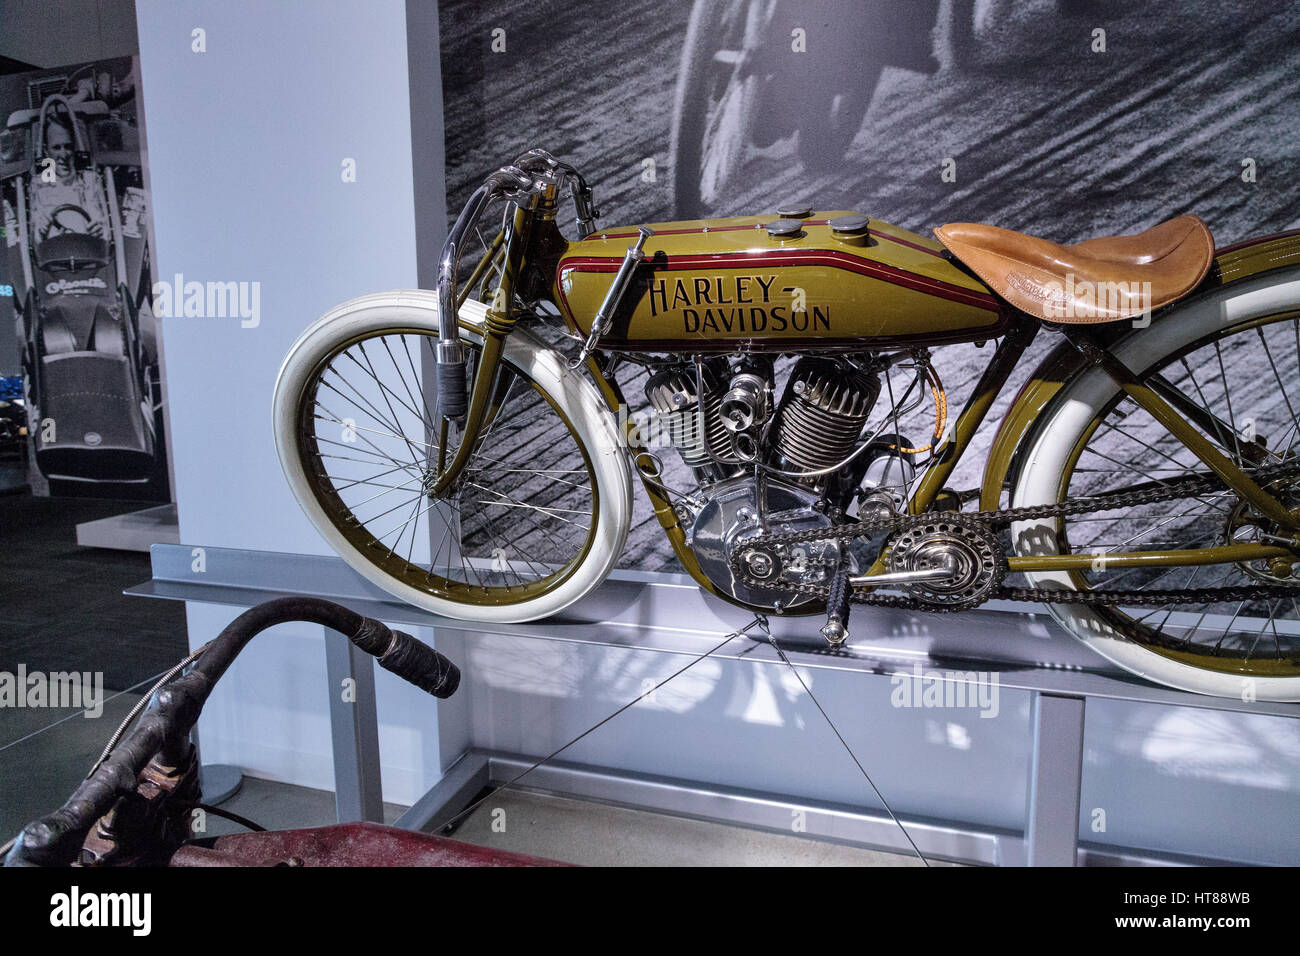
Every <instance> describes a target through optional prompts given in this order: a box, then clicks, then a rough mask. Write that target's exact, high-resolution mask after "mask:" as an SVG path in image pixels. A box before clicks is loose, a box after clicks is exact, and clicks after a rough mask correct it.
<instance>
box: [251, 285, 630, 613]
mask: <svg viewBox="0 0 1300 956" xmlns="http://www.w3.org/2000/svg"><path fill="white" fill-rule="evenodd" d="M476 307H477V309H478V311H479V312H482V309H481V306H478V303H474V302H469V303H466V308H465V309H464V310H462V320H461V328H462V332H461V338H462V341H463V342H464V344H465V346H466V349H467V352H468V353H469V359H468V367H467V374H468V376H469V379H470V382H471V387H472V383H473V382H474V379H475V376H476V374H477V371H478V357H479V356H480V355H481V348H482V343H483V338H482V334H481V331H482V326H481V325H479V324H476V323H475V322H473V321H469V320H467V318H466V316H467V315H468V314H469V313H470V312H471V311H472V310H474V309H475V308H476ZM437 341H438V311H437V296H436V295H435V294H433V293H431V292H423V291H403V292H390V293H381V294H377V295H370V296H364V297H362V298H360V299H354V300H352V301H351V302H347V303H344V304H343V305H340V306H338V307H337V308H335V309H334V310H333V311H331V312H330V313H328V314H327V315H326V316H325V317H324V318H322V319H321V320H320V321H319V322H317V323H316V324H315V325H313V326H312V327H311V328H310V329H308V330H307V331H306V332H305V333H303V335H302V337H301V338H299V339H298V341H297V342H296V343H295V344H294V346H293V348H292V350H291V351H290V352H289V355H288V356H287V357H286V358H285V361H284V365H283V367H282V368H281V370H280V377H279V379H278V381H277V382H276V391H275V411H274V425H275V441H276V449H277V451H278V453H279V456H280V464H281V466H282V467H283V469H284V473H285V477H286V478H287V479H288V481H289V485H290V488H291V489H292V491H293V494H294V497H296V498H297V499H298V502H299V504H300V505H301V506H302V508H303V511H304V512H305V513H306V515H307V517H308V518H309V519H310V520H311V523H312V524H313V525H314V526H315V528H316V530H317V531H319V532H320V534H321V536H322V537H324V538H325V540H326V541H327V542H328V543H329V545H330V546H331V547H332V548H333V549H334V550H335V551H337V552H338V554H339V555H340V556H341V557H342V558H343V559H344V560H345V561H347V563H348V564H349V565H351V566H352V567H353V568H354V569H355V570H356V571H358V572H359V573H360V574H361V575H363V576H364V577H366V578H367V579H369V580H370V581H372V582H374V583H375V584H377V585H378V586H379V587H381V588H383V589H384V590H386V591H388V592H389V593H390V594H392V595H394V596H396V597H398V598H401V599H402V600H404V601H407V602H409V603H410V604H413V605H416V606H417V607H421V608H424V609H425V610H428V611H432V612H434V613H436V614H443V615H447V616H449V617H456V618H460V619H464V620H475V621H485V622H496V623H506V622H514V621H528V620H533V619H536V618H540V617H545V616H547V615H550V614H554V613H556V612H557V611H560V610H561V609H563V608H565V607H567V606H568V605H570V604H572V603H573V602H574V601H576V600H578V599H579V598H581V597H582V596H583V595H584V594H586V593H587V592H588V591H590V590H591V589H592V588H594V587H595V586H596V585H598V584H599V583H600V582H601V581H602V580H603V579H604V577H605V575H606V574H607V573H608V572H609V571H610V570H611V569H612V568H613V566H614V562H615V561H616V559H617V558H618V555H619V552H620V551H621V550H622V547H623V543H624V541H625V539H626V536H627V529H628V525H629V523H630V519H631V475H630V470H629V468H628V464H627V458H626V455H624V454H623V449H622V448H621V447H620V445H619V442H618V436H617V431H616V428H615V425H614V421H613V416H612V415H611V414H610V412H609V409H608V408H607V407H606V406H605V404H604V403H603V401H602V400H601V398H600V395H599V393H598V392H597V391H596V389H595V387H594V386H593V385H592V384H591V382H589V381H588V380H587V379H586V378H585V377H583V376H581V375H580V374H577V373H574V372H570V371H569V370H568V368H567V367H566V365H565V363H564V361H563V359H562V358H561V357H560V356H559V355H558V354H557V353H556V352H554V351H553V350H551V349H548V348H547V347H546V346H544V345H543V344H542V343H540V342H538V341H537V340H536V339H535V338H533V337H532V336H530V335H529V334H528V333H527V332H526V331H525V330H523V329H516V330H515V331H513V332H512V333H511V334H510V336H509V338H508V339H507V340H506V343H505V348H504V351H503V354H502V359H501V363H500V366H499V370H498V372H497V376H496V380H495V383H494V385H493V389H492V392H491V397H490V402H489V407H488V411H487V414H486V417H485V419H484V423H483V426H482V428H481V429H480V434H479V435H478V437H477V439H476V441H475V444H474V450H473V451H472V453H471V456H470V458H469V460H468V463H467V464H466V467H465V468H464V470H463V471H462V473H461V474H460V476H459V477H458V478H457V479H456V480H455V482H454V483H453V484H452V486H451V487H450V488H449V489H448V490H447V491H446V492H445V493H442V494H439V495H437V496H434V495H431V494H430V493H429V492H430V489H431V488H432V486H433V484H434V482H435V480H436V478H437V476H438V475H439V474H440V472H441V470H442V469H443V468H444V467H446V466H447V464H449V463H450V462H451V461H453V460H454V458H455V456H456V451H457V449H458V448H459V445H460V441H461V436H460V435H459V431H458V428H457V427H456V426H454V425H447V423H446V422H445V421H444V419H443V418H442V417H441V415H440V414H438V410H437V408H436V404H435V401H434V398H433V396H434V394H435V391H436V390H435V389H434V388H433V381H434V379H433V376H434V375H435V374H436V363H435V361H434V357H433V356H434V348H435V346H436V345H437ZM426 396H428V397H427V398H426Z"/></svg>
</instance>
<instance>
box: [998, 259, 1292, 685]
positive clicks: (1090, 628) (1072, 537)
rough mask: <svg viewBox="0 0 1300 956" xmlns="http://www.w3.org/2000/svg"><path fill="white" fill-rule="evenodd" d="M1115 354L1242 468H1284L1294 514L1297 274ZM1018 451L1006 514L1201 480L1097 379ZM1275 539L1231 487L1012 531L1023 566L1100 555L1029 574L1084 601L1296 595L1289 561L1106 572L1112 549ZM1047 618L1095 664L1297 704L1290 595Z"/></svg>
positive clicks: (1184, 316) (1053, 412)
mask: <svg viewBox="0 0 1300 956" xmlns="http://www.w3.org/2000/svg"><path fill="white" fill-rule="evenodd" d="M1115 351H1116V354H1117V355H1118V356H1119V357H1120V358H1121V359H1122V360H1123V361H1124V362H1125V364H1127V365H1128V367H1129V368H1132V369H1141V370H1146V371H1147V372H1149V373H1155V374H1159V375H1160V376H1161V377H1162V378H1163V379H1164V381H1165V382H1167V383H1169V384H1171V385H1172V386H1173V387H1174V388H1176V389H1178V390H1179V391H1181V392H1182V394H1183V395H1185V396H1187V398H1188V399H1189V400H1190V401H1191V403H1193V404H1194V405H1195V407H1196V409H1198V410H1199V411H1197V412H1196V416H1197V417H1199V419H1200V420H1199V421H1196V424H1197V425H1198V427H1199V428H1200V430H1201V431H1202V433H1203V434H1204V435H1205V436H1206V437H1207V438H1209V439H1211V440H1212V441H1214V442H1215V444H1216V445H1217V446H1218V447H1219V448H1220V450H1221V451H1222V452H1223V453H1224V454H1226V455H1228V456H1229V457H1231V458H1233V459H1234V460H1235V461H1236V462H1237V464H1238V465H1239V466H1241V467H1243V468H1244V469H1245V470H1247V471H1255V470H1257V469H1259V468H1274V469H1282V470H1284V471H1286V476H1285V477H1284V478H1282V479H1278V480H1273V481H1270V482H1268V483H1267V484H1266V487H1267V488H1268V489H1269V490H1270V491H1272V492H1273V493H1274V494H1275V495H1276V497H1278V499H1279V500H1280V501H1282V503H1283V504H1284V505H1285V506H1286V507H1287V508H1288V509H1293V510H1296V511H1300V398H1297V396H1296V389H1295V385H1296V382H1297V381H1300V273H1296V274H1294V275H1293V276H1292V277H1290V278H1288V277H1286V276H1282V277H1272V278H1265V279H1258V280H1254V281H1253V282H1242V283H1239V284H1234V285H1233V286H1228V287H1225V288H1224V289H1221V290H1219V291H1217V292H1215V293H1213V294H1210V295H1206V296H1203V297H1200V298H1199V299H1197V300H1195V301H1193V302H1190V303H1188V304H1187V305H1185V306H1183V307H1182V308H1180V309H1179V310H1178V311H1176V312H1174V313H1172V314H1169V315H1167V316H1164V317H1161V318H1158V319H1156V320H1155V322H1154V323H1153V324H1152V325H1151V327H1149V328H1147V329H1144V330H1142V331H1139V332H1135V333H1132V334H1131V335H1129V336H1128V337H1127V338H1126V339H1124V340H1123V341H1122V342H1121V343H1120V344H1119V345H1117V346H1116V347H1115ZM1207 413H1208V414H1207ZM1211 415H1212V416H1213V418H1210V417H1209V416H1211ZM1189 417H1191V416H1189ZM1193 420H1195V419H1193ZM1257 438H1258V439H1260V440H1262V441H1256V439H1257ZM1027 441H1028V445H1027V448H1026V454H1025V458H1024V461H1023V464H1022V467H1021V470H1020V473H1019V474H1018V476H1017V478H1016V483H1015V487H1014V488H1013V491H1012V496H1011V504H1012V506H1013V507H1023V506H1028V505H1039V504H1051V503H1055V502H1058V501H1063V500H1065V499H1066V498H1068V497H1078V496H1083V495H1104V494H1107V493H1122V492H1124V491H1126V490H1132V489H1136V488H1138V487H1150V486H1152V485H1155V486H1159V485H1161V484H1167V483H1168V482H1169V481H1171V480H1174V479H1178V478H1182V477H1184V476H1186V475H1188V474H1194V473H1195V474H1205V473H1208V470H1207V469H1206V468H1205V466H1204V465H1203V464H1201V463H1200V462H1199V460H1197V459H1196V458H1195V456H1193V455H1192V453H1191V452H1190V451H1188V449H1187V448H1186V447H1185V446H1183V445H1182V444H1181V443H1180V442H1179V441H1177V439H1175V438H1174V437H1173V436H1172V435H1170V434H1169V433H1168V432H1167V431H1166V430H1165V429H1164V428H1163V427H1161V426H1160V425H1159V424H1158V423H1156V422H1155V420H1154V419H1152V418H1151V416H1150V415H1149V414H1148V413H1147V412H1145V411H1144V410H1142V409H1141V408H1140V407H1138V406H1137V405H1136V404H1135V403H1133V402H1132V401H1131V400H1129V399H1128V398H1127V397H1126V396H1125V395H1124V394H1123V393H1122V392H1121V391H1120V390H1119V389H1118V387H1117V386H1116V385H1115V384H1114V383H1113V382H1112V381H1111V380H1110V378H1109V377H1108V376H1107V375H1106V374H1105V373H1104V372H1102V371H1101V370H1099V369H1092V370H1089V371H1087V372H1084V373H1083V374H1081V375H1079V376H1077V377H1076V378H1075V379H1073V380H1072V381H1070V382H1067V383H1066V384H1065V386H1064V387H1063V388H1062V390H1061V392H1060V393H1059V394H1058V395H1057V397H1056V398H1055V399H1054V400H1053V402H1052V404H1051V406H1050V407H1049V410H1048V411H1047V412H1046V413H1045V414H1044V416H1043V418H1042V420H1040V421H1039V422H1038V423H1037V424H1036V426H1035V430H1034V432H1033V433H1032V435H1031V436H1030V437H1029V438H1028V439H1027ZM1292 464H1294V465H1295V467H1294V468H1289V467H1288V466H1290V465H1292ZM1269 536H1289V532H1286V531H1285V530H1284V529H1281V528H1279V527H1277V526H1274V525H1271V524H1270V523H1269V522H1268V521H1266V520H1264V519H1261V518H1259V517H1258V516H1256V515H1254V514H1253V513H1252V512H1251V511H1250V509H1248V508H1247V507H1246V506H1245V505H1244V504H1243V503H1242V502H1241V501H1240V500H1239V499H1238V497H1237V496H1236V495H1235V494H1234V493H1232V492H1231V491H1230V490H1229V489H1228V488H1227V487H1226V486H1225V485H1220V486H1219V487H1218V490H1215V491H1212V492H1210V493H1206V494H1199V495H1188V496H1187V497H1185V498H1182V499H1179V500H1173V501H1162V502H1159V503H1156V504H1145V505H1130V506H1122V507H1117V508H1115V509H1113V510H1108V511H1096V512H1091V513H1088V514H1084V515H1076V516H1074V517H1068V518H1062V519H1038V520H1034V521H1024V522H1018V523H1016V524H1014V525H1013V526H1012V544H1013V547H1014V548H1015V549H1016V551H1017V553H1019V554H1068V553H1075V554H1091V555H1094V556H1095V557H1096V559H1097V560H1095V561H1094V562H1092V564H1091V569H1090V570H1087V571H1068V572H1066V571H1061V572H1050V573H1049V572H1039V573H1034V574H1029V575H1026V576H1027V577H1028V578H1029V579H1030V583H1031V585H1033V586H1035V587H1040V588H1065V589H1070V590H1078V591H1087V590H1092V589H1100V588H1106V589H1112V588H1113V589H1117V590H1125V591H1134V592H1139V593H1140V592H1142V591H1146V590H1178V591H1196V590H1200V589H1208V588H1216V589H1217V588H1233V587H1252V586H1257V587H1264V586H1267V585H1285V586H1288V587H1295V586H1297V585H1300V563H1295V564H1293V563H1292V562H1291V561H1290V560H1289V559H1280V560H1277V561H1274V562H1271V563H1270V562H1262V561H1253V562H1249V563H1247V562H1239V563H1233V564H1215V565H1203V566H1199V567H1190V566H1180V567H1154V568H1141V569H1139V568H1113V567H1111V568H1108V567H1107V565H1106V561H1105V555H1106V554H1107V553H1108V552H1113V551H1157V550H1173V549H1189V548H1195V549H1199V548H1208V547H1214V546H1221V545H1228V544H1234V543H1241V542H1245V541H1265V542H1267V541H1269V540H1270V537H1269ZM1050 610H1051V612H1052V614H1053V615H1054V616H1055V617H1056V618H1057V619H1058V620H1059V621H1060V622H1061V623H1062V624H1064V625H1065V627H1066V628H1068V629H1069V630H1070V631H1071V632H1073V633H1074V634H1075V635H1076V636H1077V637H1079V638H1080V639H1081V640H1082V641H1084V642H1085V643H1087V644H1088V645H1089V646H1091V647H1093V648H1094V649H1095V650H1097V651H1098V652H1099V653H1101V654H1103V655H1104V656H1106V657H1107V658H1110V659H1111V660H1113V661H1115V662H1116V663H1118V664H1120V665H1122V666H1124V667H1126V668H1128V669H1129V670H1132V671H1134V672H1135V673H1138V674H1140V675H1142V676H1144V677H1147V678H1150V679H1152V680H1156V681H1159V682H1161V683H1164V684H1169V685H1171V686H1174V687H1179V688H1183V689H1185V690H1191V691H1195V692H1198V693H1205V694H1214V695H1218V696H1225V697H1241V696H1247V697H1250V696H1253V697H1254V698H1256V699H1260V700H1300V602H1298V601H1297V600H1296V599H1295V598H1293V597H1291V596H1289V595H1286V596H1283V595H1280V594H1278V595H1276V596H1274V594H1269V593H1268V592H1261V595H1260V597H1259V598H1258V599H1250V600H1232V601H1218V602H1213V601H1200V602H1199V603H1198V602H1196V601H1188V602H1187V603H1184V604H1179V605H1164V606H1161V607H1145V606H1130V607H1123V606H1118V607H1116V606H1096V607H1091V606H1082V605H1078V604H1063V605H1051V606H1050Z"/></svg>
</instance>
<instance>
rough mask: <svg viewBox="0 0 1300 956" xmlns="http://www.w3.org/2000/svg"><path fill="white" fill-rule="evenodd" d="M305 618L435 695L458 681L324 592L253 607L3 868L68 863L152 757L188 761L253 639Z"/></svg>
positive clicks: (442, 662) (427, 650)
mask: <svg viewBox="0 0 1300 956" xmlns="http://www.w3.org/2000/svg"><path fill="white" fill-rule="evenodd" d="M289 621H308V622H311V623H314V624H320V625H322V626H324V627H328V628H330V629H331V630H335V631H338V632H339V633H341V634H344V635H345V636H347V638H348V639H349V640H350V641H352V643H353V644H355V645H356V646H357V647H359V648H360V649H361V650H363V651H365V652H366V653H367V654H371V655H373V656H374V657H375V658H376V659H377V660H378V661H379V666H380V667H382V668H384V669H385V670H388V671H391V672H393V673H394V674H396V675H397V676H399V677H401V678H403V679H405V680H407V681H410V682H411V683H412V684H414V685H415V686H416V687H419V688H420V689H421V690H424V691H427V692H428V693H430V694H433V695H434V696H435V697H440V698H447V697H450V696H451V695H452V694H453V693H455V691H456V688H457V687H458V686H459V684H460V669H459V668H457V667H456V665H455V664H453V663H452V662H451V661H449V660H448V659H447V658H446V657H444V656H443V655H442V654H440V653H438V652H437V651H435V650H434V649H433V648H431V647H429V646H428V645H427V644H424V643H422V642H421V641H418V640H416V639H415V638H414V637H412V636H411V635H409V634H405V633H403V632H401V631H394V630H391V629H390V628H389V627H388V626H387V625H385V624H383V623H381V622H379V621H376V620H374V619H372V618H368V617H362V616H361V615H360V614H357V613H356V612H355V611H350V610H348V609H347V608H345V607H342V606H341V605H338V604H334V603H332V602H330V601H325V600H321V599H320V598H307V597H291V598H280V599H278V600H274V601H267V602H265V603H264V604H259V605H257V606H256V607H253V608H249V609H248V610H247V611H245V612H244V613H243V614H241V615H239V617H237V618H235V620H233V621H231V622H230V624H229V625H227V626H226V628H225V630H223V631H222V632H221V633H220V634H219V635H218V636H217V638H216V639H215V640H214V641H213V642H212V644H211V645H210V646H209V647H208V649H207V650H206V651H204V652H203V654H202V656H201V657H199V658H198V659H197V660H196V661H195V662H194V665H193V667H192V668H191V669H190V670H189V672H188V673H186V674H183V675H182V676H180V677H178V678H176V679H175V680H173V681H172V682H171V683H169V684H166V685H165V686H163V687H162V688H161V689H159V691H158V693H157V695H156V696H155V699H154V703H153V704H152V705H151V706H150V708H149V710H148V711H146V712H145V714H144V715H143V716H142V717H141V718H140V722H139V724H138V725H137V726H136V728H135V730H134V731H132V733H131V734H130V735H129V736H128V737H127V738H126V739H125V740H123V741H122V742H121V743H120V744H119V745H118V746H117V748H116V749H114V750H113V752H112V753H111V754H110V755H109V756H108V758H107V759H105V760H104V761H103V762H102V763H101V764H100V765H99V766H98V767H97V768H96V769H95V770H94V771H93V772H92V773H91V774H90V776H89V777H87V778H86V779H85V780H84V781H83V782H82V783H81V786H79V787H78V788H77V789H76V791H75V792H74V793H73V794H72V796H71V797H69V798H68V801H67V802H66V803H65V804H64V805H63V806H62V807H60V808H59V809H58V810H56V811H54V812H53V813H52V814H50V815H49V816H46V817H44V818H42V819H40V820H37V821H35V822H33V823H29V824H28V825H27V826H26V827H25V828H24V829H23V831H22V833H20V834H19V835H18V837H17V838H16V839H15V841H14V846H13V849H12V850H10V852H9V854H8V855H7V856H6V857H5V860H4V865H5V866H70V865H72V864H73V863H74V862H75V861H76V859H77V856H78V854H79V852H80V850H81V847H82V844H83V843H84V842H85V840H86V836H87V834H88V833H89V832H90V829H91V827H93V826H94V825H95V823H96V821H97V820H99V819H100V818H101V817H103V816H104V815H105V814H106V813H108V812H109V811H110V810H112V809H113V806H114V805H115V803H116V802H117V801H118V799H119V798H121V797H123V796H126V795H128V794H130V793H132V792H134V791H135V789H136V786H137V784H138V782H139V777H140V774H141V772H142V771H143V770H144V769H145V767H146V766H147V765H148V764H149V763H150V762H151V761H158V762H161V763H162V764H164V765H167V766H173V767H174V766H180V765H183V764H184V763H185V761H186V760H187V759H189V753H190V743H189V736H190V731H191V730H193V728H194V724H195V723H196V722H197V720H198V718H199V713H200V712H201V711H202V709H203V705H204V703H205V702H206V701H207V699H208V695H209V694H211V692H212V688H213V687H214V686H215V685H216V683H217V681H218V680H220V679H221V676H222V675H223V674H224V673H225V672H226V669H227V668H229V667H230V664H231V662H232V661H234V659H235V657H236V656H237V655H238V654H239V652H240V651H242V650H243V649H244V647H245V646H246V645H247V644H248V642H249V641H250V640H252V639H253V638H254V637H256V636H257V635H258V634H260V633H261V632H262V631H264V630H266V629H267V628H268V627H273V626H274V625H276V624H283V623H286V622H289Z"/></svg>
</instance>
